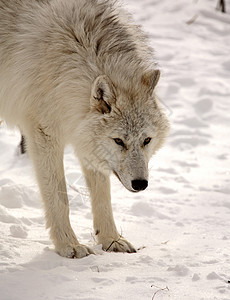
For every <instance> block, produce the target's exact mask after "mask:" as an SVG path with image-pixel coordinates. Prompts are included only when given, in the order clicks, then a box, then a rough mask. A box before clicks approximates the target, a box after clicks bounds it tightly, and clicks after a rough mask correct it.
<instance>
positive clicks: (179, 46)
mask: <svg viewBox="0 0 230 300" xmlns="http://www.w3.org/2000/svg"><path fill="white" fill-rule="evenodd" d="M226 3H227V11H228V12H229V11H230V1H228V0H227V1H226ZM216 4H217V0H203V1H201V0H200V1H193V0H187V1H185V0H177V1H170V0H161V1H159V0H142V1H138V0H136V1H135V0H126V6H127V7H128V9H129V10H130V11H131V12H132V13H133V14H134V18H135V19H136V20H137V22H138V23H140V24H142V26H143V27H144V29H145V30H146V31H147V32H148V33H149V35H150V41H151V44H152V46H153V47H154V48H155V50H156V60H157V61H158V62H159V65H160V68H161V70H162V77H161V80H160V84H159V87H158V94H159V96H160V98H161V99H162V103H163V104H164V107H165V110H166V113H167V114H168V115H169V118H170V121H171V124H172V130H171V134H170V137H169V138H168V140H167V143H166V144H165V146H164V148H163V149H161V150H160V151H159V152H158V154H157V155H156V156H155V157H154V158H153V159H152V161H151V164H150V168H151V170H150V175H151V176H150V184H149V188H148V189H147V190H146V191H144V192H142V193H139V194H133V193H130V192H128V191H126V190H125V188H124V187H122V186H121V184H120V183H119V182H118V181H117V179H116V178H114V177H112V200H113V208H114V215H115V220H116V223H117V227H118V228H119V230H120V231H121V232H122V234H123V235H124V236H125V237H126V238H127V239H128V240H130V241H131V242H132V243H133V244H134V245H135V246H136V247H137V248H140V250H139V251H138V253H136V254H122V253H105V252H102V251H101V250H100V247H99V246H95V241H94V238H93V227H92V217H91V210H90V200H89V197H88V193H87V190H86V189H85V187H84V181H83V178H82V177H81V171H80V168H79V165H78V162H77V160H76V159H75V158H74V156H73V151H72V149H70V148H68V149H67V150H66V155H65V169H66V176H67V180H68V184H69V188H68V193H69V198H70V207H71V222H72V226H73V228H74V230H75V232H76V233H77V236H78V237H79V240H80V241H81V242H82V243H85V244H87V245H91V246H93V247H94V249H95V250H96V251H97V253H98V255H96V256H95V255H90V256H89V257H86V258H83V259H81V260H69V259H65V258H63V257H60V256H58V255H57V254H56V253H55V252H54V251H53V245H52V244H51V242H50V240H49V235H48V232H47V231H46V230H45V222H44V217H43V210H42V204H41V201H40V196H39V192H38V187H37V184H36V182H35V179H34V175H33V170H32V167H31V163H30V161H29V159H28V158H27V156H26V155H25V156H19V155H18V152H17V151H18V150H17V145H18V143H19V141H20V135H19V133H18V132H17V131H9V130H7V129H6V127H5V125H4V123H2V124H1V126H0V299H1V300H29V299H30V300H38V299H39V300H40V299H44V300H46V299H47V300H53V299H63V300H104V299H132V300H142V299H143V300H151V299H154V300H160V299H163V300H167V299H171V300H201V299H202V300H229V299H230V283H228V281H229V280H230V162H229V159H230V153H229V152H230V14H229V13H227V14H222V13H220V12H217V11H216ZM71 186H74V188H76V189H78V191H79V192H76V191H75V190H74V189H73V188H71Z"/></svg>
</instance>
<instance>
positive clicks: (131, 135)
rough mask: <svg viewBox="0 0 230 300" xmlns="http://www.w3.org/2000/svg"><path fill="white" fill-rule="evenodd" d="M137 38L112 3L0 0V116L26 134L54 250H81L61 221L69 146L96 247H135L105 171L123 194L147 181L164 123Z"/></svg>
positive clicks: (78, 253) (152, 70) (69, 253)
mask: <svg viewBox="0 0 230 300" xmlns="http://www.w3.org/2000/svg"><path fill="white" fill-rule="evenodd" d="M159 76H160V72H159V70H156V66H155V64H154V62H153V58H152V49H151V48H150V47H149V46H148V45H147V41H146V38H145V35H144V34H143V32H142V31H141V29H140V28H139V27H138V26H136V25H135V24H134V23H133V21H132V19H131V18H130V16H129V15H128V14H127V13H125V12H124V11H123V9H122V8H121V7H120V6H119V5H118V4H116V3H115V2H112V1H102V0H18V1H9V0H0V116H1V117H2V118H3V119H4V120H5V121H6V122H7V123H8V124H9V126H18V127H19V128H20V130H21V131H22V132H23V134H24V135H25V138H26V143H27V150H28V153H29V156H30V158H31V159H32V161H33V164H34V168H35V172H36V176H37V180H38V183H39V187H40V191H41V195H42V198H43V201H44V206H45V211H46V220H47V227H48V228H50V236H51V239H52V240H53V243H54V245H55V248H56V251H57V252H58V253H59V254H60V255H62V256H65V257H77V258H80V257H84V256H86V255H88V254H90V253H93V251H92V250H91V249H90V248H89V247H87V246H84V245H82V244H80V243H79V242H78V240H77V238H76V236H75V233H74V232H73V230H72V228H71V225H70V221H69V206H68V198H67V192H66V183H65V176H64V168H63V151H64V147H65V145H66V144H72V145H73V147H74V149H75V152H76V155H77V156H78V158H79V161H80V163H81V166H82V170H83V172H84V176H85V178H86V183H87V185H88V188H89V191H90V195H91V200H92V212H93V218H94V228H95V234H96V236H97V239H98V243H100V244H102V247H103V249H104V250H107V251H122V252H135V248H134V247H133V246H132V245H131V244H130V243H129V242H128V241H127V240H126V239H124V238H123V237H122V236H121V235H120V234H119V232H118V231H117V229H116V226H115V223H114V219H113V214H112V207H111V199H110V179H109V175H110V173H111V172H113V173H114V174H115V175H116V176H117V177H118V178H119V180H120V181H121V183H122V184H123V185H124V186H125V187H126V188H127V189H128V190H130V191H133V192H137V191H140V190H144V189H145V188H146V187H147V185H148V161H149V159H150V157H151V156H152V154H153V153H154V152H155V151H156V150H157V149H158V148H159V147H160V146H161V145H162V142H163V140H164V138H165V136H166V133H167V131H168V127H169V126H168V121H167V118H166V116H165V115H164V113H163V112H162V111H161V109H160V107H159V104H158V102H157V100H156V96H155V93H154V88H155V86H156V84H157V82H158V79H159Z"/></svg>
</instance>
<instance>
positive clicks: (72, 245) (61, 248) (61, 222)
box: [26, 126, 93, 258]
mask: <svg viewBox="0 0 230 300" xmlns="http://www.w3.org/2000/svg"><path fill="white" fill-rule="evenodd" d="M50 132H52V133H51V134H50ZM26 140H27V145H28V151H29V155H30V158H31V159H32V161H33V163H34V166H35V171H36V175H37V180H38V183H39V187H40V191H41V195H42V198H43V201H44V206H45V212H46V222H47V227H48V228H50V236H51V239H52V240H53V243H54V245H55V249H56V251H57V252H58V253H59V254H60V255H61V256H65V257H70V258H75V257H76V258H81V257H84V256H87V255H89V254H91V253H93V251H92V250H91V249H90V248H88V247H86V246H84V245H81V244H80V243H79V242H78V240H77V238H76V236H75V233H74V232H73V229H72V228H71V225H70V220H69V203H68V197H67V191H66V183H65V177H64V167H63V146H62V145H61V143H60V141H59V139H58V138H57V137H56V136H55V131H49V132H47V130H43V129H42V128H41V127H38V126H37V127H35V128H30V131H29V132H27V133H26Z"/></svg>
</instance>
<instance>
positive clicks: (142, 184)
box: [131, 179, 148, 191]
mask: <svg viewBox="0 0 230 300" xmlns="http://www.w3.org/2000/svg"><path fill="white" fill-rule="evenodd" d="M131 183H132V188H133V189H134V190H135V191H143V190H145V189H146V188H147V186H148V181H147V180H142V179H137V180H132V181H131Z"/></svg>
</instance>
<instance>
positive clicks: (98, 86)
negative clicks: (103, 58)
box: [90, 75, 116, 114]
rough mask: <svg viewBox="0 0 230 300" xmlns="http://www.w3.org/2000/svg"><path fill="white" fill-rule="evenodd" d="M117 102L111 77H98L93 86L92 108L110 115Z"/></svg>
mask: <svg viewBox="0 0 230 300" xmlns="http://www.w3.org/2000/svg"><path fill="white" fill-rule="evenodd" d="M115 100H116V97H115V88H114V86H113V84H112V82H111V80H110V79H109V77H108V76H106V75H100V76H98V77H97V78H96V79H95V81H94V83H93V86H92V91H91V99H90V104H91V107H92V108H94V109H96V110H97V111H99V112H101V113H103V114H106V113H110V111H111V106H112V105H113V104H114V103H115Z"/></svg>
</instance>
